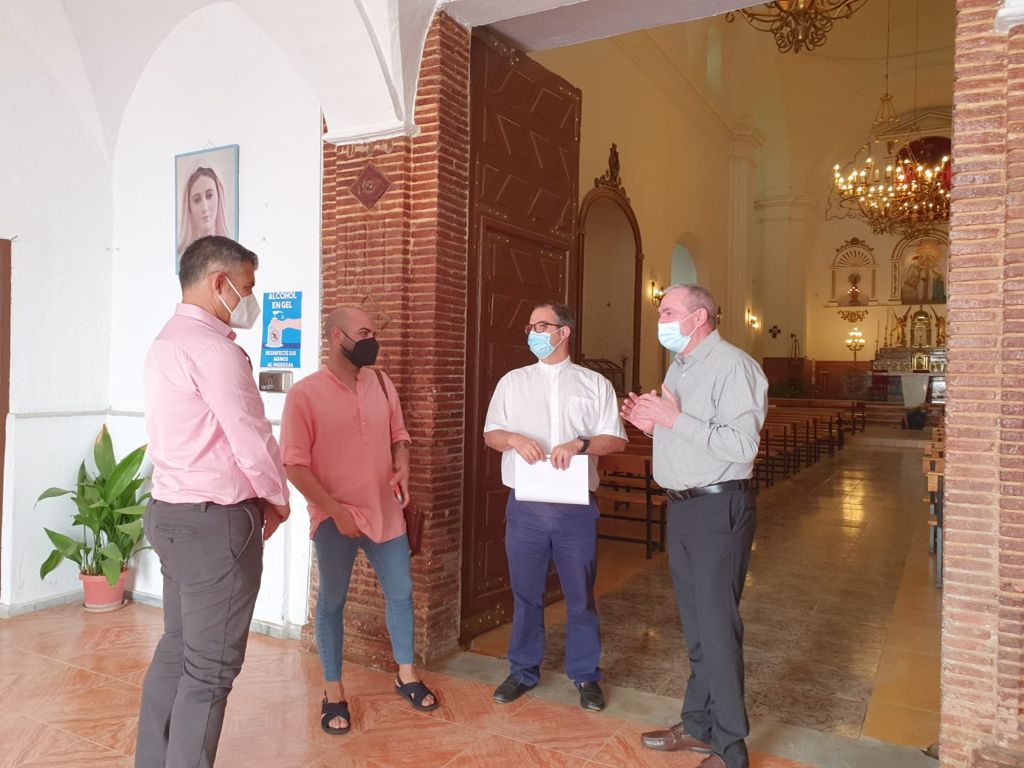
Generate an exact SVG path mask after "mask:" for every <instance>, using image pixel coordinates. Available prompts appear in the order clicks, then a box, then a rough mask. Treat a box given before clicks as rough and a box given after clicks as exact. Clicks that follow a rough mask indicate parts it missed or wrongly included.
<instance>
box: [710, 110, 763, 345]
mask: <svg viewBox="0 0 1024 768" xmlns="http://www.w3.org/2000/svg"><path fill="white" fill-rule="evenodd" d="M729 139H730V145H729V231H728V236H727V239H726V269H727V271H726V291H725V296H723V297H721V299H720V303H721V306H722V333H723V335H725V336H726V337H727V338H728V339H729V341H731V342H732V343H733V344H735V345H737V346H739V347H742V348H743V349H746V350H748V351H750V350H751V349H752V347H753V339H754V334H753V332H752V331H751V330H750V328H748V327H747V325H746V323H745V316H746V312H745V310H746V309H747V308H750V306H751V300H752V290H751V277H752V274H753V270H752V267H753V259H751V257H750V232H751V228H752V226H753V220H754V217H753V213H754V184H753V181H754V169H755V168H756V166H757V164H756V163H755V161H754V157H755V154H756V152H757V150H758V149H759V148H760V147H761V145H762V144H763V141H762V139H761V135H760V134H759V133H758V132H757V130H756V129H755V128H753V127H751V126H741V127H739V128H737V129H735V130H734V131H733V132H732V134H731V135H730V137H729ZM756 311H757V310H756V309H755V312H756Z"/></svg>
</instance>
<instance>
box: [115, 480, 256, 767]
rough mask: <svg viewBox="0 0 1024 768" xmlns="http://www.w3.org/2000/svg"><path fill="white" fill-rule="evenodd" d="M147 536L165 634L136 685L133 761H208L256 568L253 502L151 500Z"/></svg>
mask: <svg viewBox="0 0 1024 768" xmlns="http://www.w3.org/2000/svg"><path fill="white" fill-rule="evenodd" d="M144 527H145V532H146V538H147V539H148V540H149V543H150V544H152V545H153V549H154V550H156V553H157V554H158V555H159V556H160V570H161V572H162V573H163V577H164V598H163V600H164V635H163V637H162V638H160V642H159V643H158V644H157V646H156V651H155V653H154V654H153V661H152V663H151V664H150V666H149V671H148V672H147V673H146V680H145V683H144V684H143V687H142V705H141V707H140V710H139V735H138V742H137V745H136V749H135V766H136V768H211V766H213V764H214V760H215V759H216V757H217V743H218V741H219V740H220V731H221V727H222V726H223V724H224V710H225V707H226V705H227V698H228V694H229V693H230V692H231V686H232V683H233V682H234V680H235V677H236V676H237V675H238V673H239V671H241V669H242V661H243V660H244V659H245V646H246V643H247V641H248V638H249V624H250V622H251V621H252V614H253V608H254V606H255V604H256V594H257V593H258V592H259V588H260V578H261V576H262V575H263V517H262V512H261V510H260V507H259V503H258V502H257V501H256V500H251V501H243V502H240V503H239V504H234V505H230V506H220V505H217V504H167V503H165V502H162V501H156V500H152V501H150V503H149V506H148V508H147V509H146V515H145V518H144Z"/></svg>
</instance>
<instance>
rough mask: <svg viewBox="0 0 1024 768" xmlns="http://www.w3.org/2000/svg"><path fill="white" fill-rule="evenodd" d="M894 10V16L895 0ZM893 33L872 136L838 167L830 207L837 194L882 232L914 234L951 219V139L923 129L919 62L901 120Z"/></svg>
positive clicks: (851, 212)
mask: <svg viewBox="0 0 1024 768" xmlns="http://www.w3.org/2000/svg"><path fill="white" fill-rule="evenodd" d="M889 14H890V20H891V14H892V1H891V0H890V2H889ZM915 38H916V34H915ZM890 39H891V29H887V30H886V49H885V89H884V91H883V93H882V96H881V97H880V98H879V105H878V111H877V112H876V113H875V119H874V120H873V121H872V123H871V130H870V136H869V138H868V141H867V142H866V143H865V144H864V145H863V146H862V147H861V148H860V149H859V150H858V151H857V153H856V155H854V158H853V161H852V162H851V163H849V164H848V165H847V166H846V167H845V168H841V167H840V166H839V165H838V164H836V165H835V166H834V167H833V169H832V190H831V193H830V200H829V207H830V208H831V206H832V203H833V200H834V201H835V204H836V206H837V207H838V208H839V209H840V210H841V211H843V212H844V213H845V215H847V216H853V217H854V218H859V219H861V220H863V221H864V222H865V223H866V224H867V225H868V226H869V227H871V231H872V232H874V233H875V234H877V235H887V234H892V235H900V236H915V235H917V234H919V233H920V232H922V231H924V230H927V229H934V228H935V227H936V226H937V225H941V224H943V223H945V222H947V221H949V198H950V194H949V193H950V188H951V186H952V178H953V175H952V168H951V166H950V149H951V145H950V140H949V138H948V137H946V136H925V135H923V132H922V130H921V127H920V125H919V124H918V121H917V115H916V101H917V73H916V67H915V74H914V78H915V82H914V101H915V115H913V116H912V117H911V119H910V120H908V121H902V122H901V120H900V117H899V115H898V114H897V112H896V108H895V106H893V98H892V94H890V93H889V43H890ZM915 49H916V46H915ZM876 156H880V158H881V159H879V160H876Z"/></svg>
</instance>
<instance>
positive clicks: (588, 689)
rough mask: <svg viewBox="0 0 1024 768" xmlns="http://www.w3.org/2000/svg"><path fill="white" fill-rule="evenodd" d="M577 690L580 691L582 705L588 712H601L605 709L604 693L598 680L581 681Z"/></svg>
mask: <svg viewBox="0 0 1024 768" xmlns="http://www.w3.org/2000/svg"><path fill="white" fill-rule="evenodd" d="M576 690H577V691H579V692H580V706H581V707H583V708H584V709H585V710H587V712H600V711H601V710H602V709H604V694H603V693H602V692H601V686H600V685H598V684H597V683H596V682H586V683H580V684H579V685H577V686H576Z"/></svg>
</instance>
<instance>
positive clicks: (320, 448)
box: [281, 368, 410, 542]
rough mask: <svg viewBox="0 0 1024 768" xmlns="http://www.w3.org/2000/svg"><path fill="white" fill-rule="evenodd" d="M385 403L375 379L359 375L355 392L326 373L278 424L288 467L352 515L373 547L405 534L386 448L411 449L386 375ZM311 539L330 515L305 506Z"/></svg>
mask: <svg viewBox="0 0 1024 768" xmlns="http://www.w3.org/2000/svg"><path fill="white" fill-rule="evenodd" d="M384 385H385V386H386V387H387V388H388V391H387V394H386V395H385V393H384V390H383V389H381V386H380V382H379V381H378V380H377V374H376V373H374V371H373V369H372V368H363V369H361V370H360V371H359V374H358V376H357V377H356V391H355V392H353V391H352V390H351V389H349V388H348V387H347V386H345V385H344V384H342V383H341V381H339V380H338V377H337V376H335V375H334V374H333V373H331V371H330V370H329V369H328V368H321V369H320V370H319V371H317V372H316V373H314V374H311V375H310V376H307V377H306V378H304V379H303V380H302V381H300V382H298V383H297V384H296V385H295V386H293V387H292V388H291V389H290V390H289V391H288V398H287V399H286V400H285V402H284V415H283V416H282V417H281V453H282V454H283V455H284V462H285V464H294V465H297V466H300V467H309V471H310V472H312V473H313V477H315V478H316V479H317V480H318V481H320V484H321V485H322V486H323V487H324V490H326V491H327V492H328V493H329V494H331V496H333V497H334V498H335V499H337V500H338V501H340V502H341V503H342V504H345V505H346V506H347V507H348V508H349V509H350V510H351V512H352V518H353V519H354V520H355V523H356V525H357V526H359V530H361V531H362V532H363V533H364V534H366V536H367V537H369V538H370V539H371V540H372V541H378V542H380V541H390V540H391V539H394V538H396V537H398V536H401V535H402V533H403V532H404V531H405V516H404V515H403V514H402V508H401V506H400V505H399V503H398V502H397V501H396V500H395V493H394V489H393V488H392V486H391V476H392V475H393V474H394V471H393V468H392V461H391V447H392V445H394V444H395V443H400V442H403V441H410V438H409V432H408V431H407V430H406V428H405V422H404V421H403V419H402V406H401V404H400V403H399V402H398V393H397V392H396V391H395V385H394V384H392V383H391V379H389V378H388V377H387V376H386V375H385V376H384ZM309 518H310V531H309V535H310V537H312V536H313V534H315V533H316V529H317V528H318V527H319V526H320V523H322V522H324V521H325V520H326V519H327V518H328V514H327V512H325V511H324V510H322V509H320V508H319V507H317V506H316V505H315V504H310V505H309Z"/></svg>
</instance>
